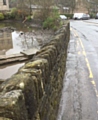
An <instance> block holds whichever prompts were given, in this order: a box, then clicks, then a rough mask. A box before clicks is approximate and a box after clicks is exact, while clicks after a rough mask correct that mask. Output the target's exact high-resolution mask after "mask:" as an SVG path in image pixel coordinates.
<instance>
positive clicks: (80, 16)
mask: <svg viewBox="0 0 98 120" xmlns="http://www.w3.org/2000/svg"><path fill="white" fill-rule="evenodd" d="M89 18H90V15H89V14H86V13H74V15H73V19H74V20H88V19H89Z"/></svg>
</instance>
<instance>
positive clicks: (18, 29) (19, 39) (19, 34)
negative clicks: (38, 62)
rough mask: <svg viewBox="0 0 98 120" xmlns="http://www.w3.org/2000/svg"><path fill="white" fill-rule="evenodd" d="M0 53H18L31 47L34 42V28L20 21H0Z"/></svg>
mask: <svg viewBox="0 0 98 120" xmlns="http://www.w3.org/2000/svg"><path fill="white" fill-rule="evenodd" d="M0 28H1V30H0V55H4V54H5V55H10V54H15V53H20V52H21V51H23V50H26V49H29V48H31V47H32V46H33V45H35V44H36V46H38V42H37V41H36V43H35V41H34V40H35V36H34V32H36V29H34V28H31V27H30V26H29V25H27V24H22V23H13V22H12V23H0Z"/></svg>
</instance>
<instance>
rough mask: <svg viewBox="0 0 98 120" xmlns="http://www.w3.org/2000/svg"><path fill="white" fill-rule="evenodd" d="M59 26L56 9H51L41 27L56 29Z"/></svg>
mask: <svg viewBox="0 0 98 120" xmlns="http://www.w3.org/2000/svg"><path fill="white" fill-rule="evenodd" d="M60 26H61V22H60V19H59V13H58V11H57V10H55V9H54V10H53V12H52V13H51V14H50V16H49V17H47V18H46V19H45V20H44V22H43V28H48V29H53V30H57V29H58V28H59V27H60Z"/></svg>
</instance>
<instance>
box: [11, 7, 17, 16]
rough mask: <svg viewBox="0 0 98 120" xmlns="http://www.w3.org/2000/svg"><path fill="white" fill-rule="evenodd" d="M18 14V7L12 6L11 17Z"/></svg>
mask: <svg viewBox="0 0 98 120" xmlns="http://www.w3.org/2000/svg"><path fill="white" fill-rule="evenodd" d="M16 16H17V9H16V8H12V10H11V18H15V17H16Z"/></svg>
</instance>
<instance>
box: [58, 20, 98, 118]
mask: <svg viewBox="0 0 98 120" xmlns="http://www.w3.org/2000/svg"><path fill="white" fill-rule="evenodd" d="M88 22H89V23H88ZM93 22H94V20H90V21H71V23H70V26H71V28H70V30H71V37H70V42H69V47H68V57H67V63H66V67H67V68H66V72H65V77H64V87H63V94H62V99H61V105H60V111H59V116H58V119H57V120H98V24H95V23H93Z"/></svg>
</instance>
